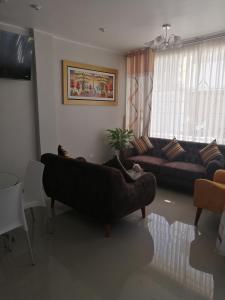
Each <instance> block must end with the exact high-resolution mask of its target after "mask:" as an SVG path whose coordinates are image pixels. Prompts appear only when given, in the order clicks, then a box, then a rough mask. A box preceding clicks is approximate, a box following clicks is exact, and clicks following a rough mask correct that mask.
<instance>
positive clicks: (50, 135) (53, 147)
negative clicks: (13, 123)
mask: <svg viewBox="0 0 225 300" xmlns="http://www.w3.org/2000/svg"><path fill="white" fill-rule="evenodd" d="M34 41H35V65H36V73H35V74H36V93H37V107H38V124H39V138H40V151H41V154H43V153H46V152H50V153H56V152H57V133H56V101H55V90H54V88H55V84H54V68H53V64H54V49H53V36H52V35H51V34H48V33H45V32H41V31H38V30H34Z"/></svg>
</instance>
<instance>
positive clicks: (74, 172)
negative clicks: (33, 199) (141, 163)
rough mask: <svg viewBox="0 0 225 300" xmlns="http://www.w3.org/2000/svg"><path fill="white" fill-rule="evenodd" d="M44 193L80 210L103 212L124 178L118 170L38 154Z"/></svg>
mask: <svg viewBox="0 0 225 300" xmlns="http://www.w3.org/2000/svg"><path fill="white" fill-rule="evenodd" d="M41 161H42V162H43V163H44V165H45V169H44V174H43V185H44V189H45V191H46V194H47V195H48V196H49V197H51V198H53V199H55V200H59V201H61V202H64V203H65V204H67V205H69V206H71V207H73V208H75V209H77V210H79V211H81V212H84V213H90V214H91V215H98V214H99V210H101V213H103V214H104V213H105V215H107V214H108V213H110V212H111V211H112V208H111V207H110V205H112V203H113V201H112V197H113V196H115V193H116V191H117V188H116V187H117V186H118V191H120V192H122V191H121V186H122V187H123V185H125V181H124V179H123V177H122V175H121V173H120V171H119V170H116V169H114V168H110V167H106V166H101V165H97V164H93V163H89V162H84V161H80V160H76V159H68V158H64V157H59V156H57V155H55V154H50V153H46V154H44V155H42V157H41Z"/></svg>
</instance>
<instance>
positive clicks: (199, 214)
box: [195, 207, 202, 226]
mask: <svg viewBox="0 0 225 300" xmlns="http://www.w3.org/2000/svg"><path fill="white" fill-rule="evenodd" d="M201 214H202V208H200V207H198V208H197V211H196V215H195V226H198V221H199V218H200V216H201Z"/></svg>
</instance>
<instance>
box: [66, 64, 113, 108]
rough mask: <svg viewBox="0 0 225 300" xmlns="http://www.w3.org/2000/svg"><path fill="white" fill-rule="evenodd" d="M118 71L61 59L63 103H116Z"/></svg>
mask: <svg viewBox="0 0 225 300" xmlns="http://www.w3.org/2000/svg"><path fill="white" fill-rule="evenodd" d="M117 77H118V71H117V70H115V69H110V68H104V67H99V66H94V65H87V64H81V63H77V62H71V61H66V60H63V103H64V104H79V105H82V104H84V105H116V104H117V94H118V82H117V81H118V78H117Z"/></svg>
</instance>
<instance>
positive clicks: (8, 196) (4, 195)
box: [0, 183, 34, 265]
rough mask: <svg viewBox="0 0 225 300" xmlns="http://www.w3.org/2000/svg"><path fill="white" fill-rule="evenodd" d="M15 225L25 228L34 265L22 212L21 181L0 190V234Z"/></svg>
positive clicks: (31, 252)
mask: <svg viewBox="0 0 225 300" xmlns="http://www.w3.org/2000/svg"><path fill="white" fill-rule="evenodd" d="M17 227H22V228H23V229H24V230H25V233H26V238H27V243H28V247H29V250H30V255H31V260H32V264H33V265H34V256H33V251H32V247H31V242H30V236H29V233H28V227H27V222H26V218H25V214H24V208H23V202H22V200H21V183H18V184H16V185H14V186H12V187H9V188H6V189H1V190H0V235H2V234H4V233H7V232H9V231H11V230H13V229H15V228H17Z"/></svg>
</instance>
